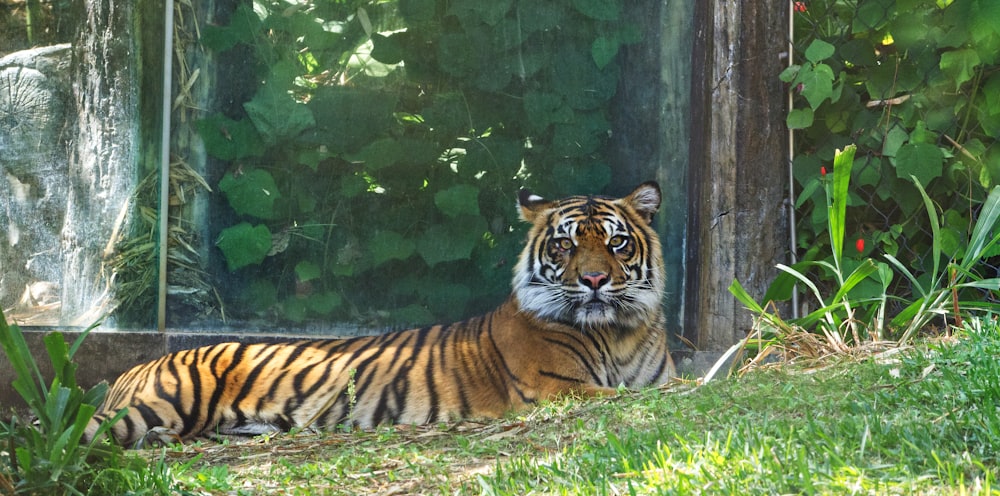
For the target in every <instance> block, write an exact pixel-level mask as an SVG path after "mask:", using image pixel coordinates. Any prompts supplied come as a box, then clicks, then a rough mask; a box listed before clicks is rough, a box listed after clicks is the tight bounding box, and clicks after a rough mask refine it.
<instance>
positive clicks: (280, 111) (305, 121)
mask: <svg viewBox="0 0 1000 496" xmlns="http://www.w3.org/2000/svg"><path fill="white" fill-rule="evenodd" d="M243 108H244V109H245V110H246V111H247V116H249V117H250V120H251V121H253V124H254V127H256V128H257V132H259V133H260V135H261V137H263V139H264V143H265V144H266V145H274V144H275V143H278V142H280V141H284V140H287V139H289V138H292V137H295V136H297V135H298V134H299V133H301V132H302V131H305V130H306V129H309V128H311V127H313V126H315V125H316V121H315V120H314V119H313V114H312V111H311V110H310V109H309V108H308V107H306V106H305V105H303V104H301V103H298V102H296V101H295V100H294V99H293V98H292V95H291V94H290V92H289V90H288V88H286V87H285V86H283V85H280V84H278V83H277V82H274V83H269V84H265V85H263V86H261V87H260V89H259V90H257V94H256V95H254V97H253V100H250V101H249V102H247V103H244V104H243Z"/></svg>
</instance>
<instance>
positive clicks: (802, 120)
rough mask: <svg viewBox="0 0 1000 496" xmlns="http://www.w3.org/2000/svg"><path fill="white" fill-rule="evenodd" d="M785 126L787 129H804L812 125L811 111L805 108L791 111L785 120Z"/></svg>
mask: <svg viewBox="0 0 1000 496" xmlns="http://www.w3.org/2000/svg"><path fill="white" fill-rule="evenodd" d="M785 125H786V126H788V128H789V129H806V128H808V127H810V126H812V125H813V109H811V108H809V107H806V108H800V109H792V110H791V111H789V112H788V117H786V118H785Z"/></svg>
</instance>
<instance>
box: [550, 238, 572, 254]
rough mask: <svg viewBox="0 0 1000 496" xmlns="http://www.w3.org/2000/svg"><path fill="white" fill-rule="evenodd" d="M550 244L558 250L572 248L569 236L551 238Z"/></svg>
mask: <svg viewBox="0 0 1000 496" xmlns="http://www.w3.org/2000/svg"><path fill="white" fill-rule="evenodd" d="M552 245H553V246H555V247H556V248H557V249H559V251H570V250H572V249H573V240H571V239H569V238H559V239H553V240H552Z"/></svg>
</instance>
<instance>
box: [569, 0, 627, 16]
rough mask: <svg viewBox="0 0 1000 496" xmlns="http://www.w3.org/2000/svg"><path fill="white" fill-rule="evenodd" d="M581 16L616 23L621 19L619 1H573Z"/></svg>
mask: <svg viewBox="0 0 1000 496" xmlns="http://www.w3.org/2000/svg"><path fill="white" fill-rule="evenodd" d="M573 7H574V8H576V10H577V11H578V12H580V13H581V14H583V15H585V16H587V17H590V18H591V19H597V20H599V21H617V20H618V18H619V17H621V12H622V4H621V0H573Z"/></svg>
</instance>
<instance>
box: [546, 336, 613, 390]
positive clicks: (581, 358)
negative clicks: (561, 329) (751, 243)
mask: <svg viewBox="0 0 1000 496" xmlns="http://www.w3.org/2000/svg"><path fill="white" fill-rule="evenodd" d="M589 334H592V333H587V335H589ZM583 335H584V334H580V335H579V336H583ZM563 337H566V338H569V339H573V340H574V341H576V342H577V344H578V345H579V347H577V346H572V345H570V344H569V343H565V342H562V341H559V340H557V339H554V338H551V337H546V338H544V339H545V341H546V342H549V343H551V344H554V345H556V346H558V347H560V348H564V349H566V350H568V351H569V352H570V354H572V355H575V356H576V359H577V361H578V362H579V363H580V365H583V366H584V368H586V369H587V373H588V374H589V375H590V378H591V379H593V381H594V383H596V384H601V383H602V379H601V376H600V375H599V374H598V373H597V371H596V370H595V369H594V367H593V366H592V363H593V362H594V360H595V358H597V357H593V356H586V355H585V354H584V353H583V351H581V349H580V348H582V347H584V346H585V344H584V343H583V342H581V341H580V339H579V337H577V335H569V334H563Z"/></svg>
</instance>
